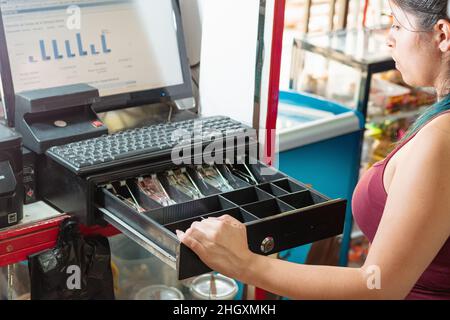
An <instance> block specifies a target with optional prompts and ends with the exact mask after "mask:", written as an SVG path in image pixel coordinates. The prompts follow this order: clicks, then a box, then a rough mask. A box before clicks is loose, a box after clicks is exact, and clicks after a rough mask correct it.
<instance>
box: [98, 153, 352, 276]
mask: <svg viewBox="0 0 450 320" xmlns="http://www.w3.org/2000/svg"><path fill="white" fill-rule="evenodd" d="M240 166H241V169H242V170H243V171H244V170H247V173H249V174H248V175H247V176H250V178H249V179H246V177H245V176H238V175H234V172H231V171H230V170H225V169H226V166H225V165H216V168H217V169H218V170H219V171H220V172H221V173H222V175H223V177H224V178H225V179H227V181H228V182H229V186H230V187H231V188H230V191H228V192H222V191H220V190H219V189H215V188H213V187H211V186H209V187H208V186H207V185H206V184H202V183H200V182H199V181H196V179H197V178H198V177H195V174H193V170H194V169H192V168H189V167H188V168H186V169H185V172H186V173H187V174H189V175H190V177H192V181H193V182H194V183H195V182H197V186H198V187H199V189H200V191H201V193H202V195H203V196H202V197H201V198H199V199H196V200H192V199H189V198H188V197H187V198H186V197H185V198H183V197H182V196H180V193H179V192H177V190H175V189H174V188H171V186H170V185H169V184H168V183H167V180H164V175H163V172H164V171H167V170H176V169H179V168H173V165H172V167H170V168H168V167H165V168H164V166H163V167H160V168H159V170H158V169H156V167H152V169H151V170H152V171H149V169H143V170H141V172H139V174H138V175H140V176H144V175H148V176H150V175H152V176H153V177H157V178H159V179H160V181H161V184H162V185H163V186H164V187H165V189H166V190H167V193H168V194H169V195H170V196H171V197H173V198H176V199H177V202H178V203H172V204H169V205H167V204H165V205H166V206H163V205H161V204H160V203H158V202H156V201H152V200H151V199H149V198H148V197H145V196H144V195H142V193H139V190H136V189H135V184H134V182H135V181H136V180H135V179H136V178H135V177H136V176H138V175H137V173H136V172H134V173H133V174H130V171H128V173H127V172H126V171H125V173H124V174H122V175H120V174H119V175H115V176H114V175H113V176H111V179H112V180H111V181H110V183H103V184H99V185H98V186H97V191H96V192H97V195H96V199H97V200H96V202H97V209H98V211H99V212H100V214H102V215H103V219H104V220H106V221H107V222H109V223H110V224H111V225H113V226H115V227H116V228H117V229H119V230H120V231H121V232H123V233H124V234H125V235H127V236H128V237H130V238H131V239H133V240H134V241H136V242H137V243H139V244H140V245H142V246H143V247H145V248H146V249H147V250H149V251H150V252H152V253H153V254H154V255H156V256H157V257H159V258H160V259H161V260H162V261H163V262H165V263H167V264H169V265H170V266H171V267H173V268H174V269H176V270H177V271H178V278H179V279H180V280H182V279H186V278H189V277H193V276H196V275H200V274H203V273H206V272H209V271H210V269H209V268H208V267H207V266H206V265H205V264H203V262H202V261H201V260H200V259H199V258H198V256H196V255H195V254H194V253H193V252H192V251H191V250H190V249H189V248H187V247H186V246H185V245H184V244H181V243H180V241H179V240H178V238H177V236H176V233H175V231H176V230H177V229H178V230H182V231H186V230H187V229H188V228H189V227H190V226H191V224H192V223H193V222H194V221H201V220H202V219H204V218H207V217H219V216H222V215H225V214H228V215H230V216H232V217H234V218H236V219H238V220H239V221H241V222H243V223H244V224H245V225H246V227H247V234H248V245H249V248H250V250H251V251H253V252H255V253H258V254H262V255H270V254H273V253H277V252H280V251H283V250H286V249H290V248H293V247H297V246H299V245H303V244H307V243H311V242H315V241H318V240H322V239H325V238H329V237H332V236H335V235H338V234H341V233H342V231H343V227H344V220H345V211H346V200H342V199H336V200H331V199H329V198H327V197H326V196H324V195H322V194H320V193H318V192H316V191H315V190H312V189H311V188H308V187H307V186H305V185H304V184H302V183H300V182H298V181H295V180H294V179H292V178H290V177H288V176H286V175H284V174H283V173H281V172H278V171H276V170H274V169H272V168H268V167H266V166H265V165H263V164H262V163H259V162H258V163H257V164H253V165H251V164H246V165H243V164H241V165H240ZM236 167H239V165H237V166H236ZM268 173H269V174H268ZM246 180H247V181H246ZM114 183H116V186H117V185H118V187H115V188H114V187H112V185H113V184H114ZM124 186H125V187H124ZM121 190H122V191H121ZM121 192H123V193H124V194H123V195H121V194H120V193H121ZM130 192H131V193H132V194H133V201H136V202H138V203H140V204H141V207H140V208H139V210H138V209H137V208H135V207H133V206H131V205H130V203H127V201H124V198H125V197H126V195H125V193H130Z"/></svg>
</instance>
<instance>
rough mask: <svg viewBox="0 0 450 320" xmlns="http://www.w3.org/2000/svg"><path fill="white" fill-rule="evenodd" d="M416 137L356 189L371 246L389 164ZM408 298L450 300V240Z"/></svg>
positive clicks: (356, 205) (356, 209) (355, 206)
mask: <svg viewBox="0 0 450 320" xmlns="http://www.w3.org/2000/svg"><path fill="white" fill-rule="evenodd" d="M449 112H450V110H449V111H445V112H442V113H440V114H439V115H438V116H440V115H442V114H444V113H449ZM435 118H436V117H434V118H433V119H435ZM431 120H432V119H431ZM431 120H430V121H431ZM430 121H428V123H429V122H430ZM422 128H423V126H422ZM416 134H417V132H416V133H415V134H413V135H412V136H411V137H409V138H408V139H407V140H405V141H404V142H403V143H401V144H399V145H398V146H397V147H396V148H395V149H394V150H393V151H392V152H391V153H390V154H389V155H388V156H387V157H386V159H384V160H382V161H379V162H377V163H376V164H374V165H373V167H372V168H371V169H370V170H368V171H367V172H366V173H365V174H364V175H363V177H362V178H361V180H360V181H359V183H358V185H357V186H356V189H355V192H354V194H353V201H352V210H353V216H354V218H355V221H356V223H357V224H358V226H359V228H360V229H361V231H362V232H363V233H364V235H365V236H366V237H367V238H368V239H369V241H370V242H371V243H372V241H373V239H374V238H375V234H376V232H377V229H378V225H379V224H380V221H381V217H382V216H383V211H384V207H385V205H386V200H387V196H388V195H387V193H386V189H385V188H384V183H383V174H384V171H385V168H386V165H387V163H388V162H389V160H390V159H391V158H392V157H393V156H394V155H395V154H396V153H397V151H398V150H400V149H401V148H402V147H403V146H404V145H405V144H406V143H408V142H409V141H410V140H411V139H412V138H414V136H415V135H416ZM392 245H395V244H392ZM406 299H427V300H428V299H450V237H449V239H448V240H447V242H445V244H444V246H443V247H442V248H441V250H440V251H439V253H438V254H437V255H436V257H435V258H434V260H433V261H432V263H431V264H430V265H429V266H428V268H427V269H426V270H425V272H424V273H423V274H422V276H421V277H420V279H419V281H417V283H416V284H415V286H414V288H413V289H412V291H411V292H410V293H409V295H408V296H407V297H406Z"/></svg>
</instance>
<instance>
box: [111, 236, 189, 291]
mask: <svg viewBox="0 0 450 320" xmlns="http://www.w3.org/2000/svg"><path fill="white" fill-rule="evenodd" d="M109 242H110V246H111V260H112V263H113V265H114V266H115V267H116V270H117V279H115V281H116V283H115V287H116V288H117V290H116V291H117V292H116V298H117V299H119V300H129V299H135V297H136V294H137V293H138V292H139V291H140V290H141V289H143V288H145V287H148V286H151V285H162V284H164V285H166V286H170V287H176V288H179V289H181V288H182V284H181V283H180V281H178V279H177V273H176V271H175V270H173V269H172V268H170V267H169V266H168V265H166V264H164V263H163V262H161V261H160V260H159V259H158V258H157V257H155V256H154V255H152V254H151V253H150V252H148V251H147V250H146V249H144V248H143V247H141V246H140V245H138V244H136V243H135V242H133V241H132V240H130V239H128V238H127V237H126V236H124V235H118V236H115V237H112V238H109Z"/></svg>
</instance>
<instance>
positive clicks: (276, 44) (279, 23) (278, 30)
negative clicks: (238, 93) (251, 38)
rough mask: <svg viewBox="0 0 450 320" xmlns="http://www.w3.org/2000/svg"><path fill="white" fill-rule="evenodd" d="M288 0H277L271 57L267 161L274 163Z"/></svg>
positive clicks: (269, 163) (267, 120)
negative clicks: (285, 15)
mask: <svg viewBox="0 0 450 320" xmlns="http://www.w3.org/2000/svg"><path fill="white" fill-rule="evenodd" d="M285 8H286V0H275V9H274V21H273V33H272V54H271V58H270V78H269V102H268V106H267V119H266V152H265V157H266V159H265V162H266V163H267V164H268V165H271V164H272V158H273V155H274V152H275V139H276V135H275V134H274V133H275V129H276V128H277V117H278V101H279V93H280V72H281V54H282V49H283V33H284V13H285Z"/></svg>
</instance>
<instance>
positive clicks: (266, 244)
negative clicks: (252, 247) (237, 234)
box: [261, 237, 275, 253]
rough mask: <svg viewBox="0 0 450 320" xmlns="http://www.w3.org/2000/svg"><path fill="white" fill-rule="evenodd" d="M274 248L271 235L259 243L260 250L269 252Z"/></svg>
mask: <svg viewBox="0 0 450 320" xmlns="http://www.w3.org/2000/svg"><path fill="white" fill-rule="evenodd" d="M274 248H275V240H273V238H272V237H267V238H265V239H264V240H263V241H262V243H261V251H262V252H263V253H269V252H271V251H272V250H273V249H274Z"/></svg>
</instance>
